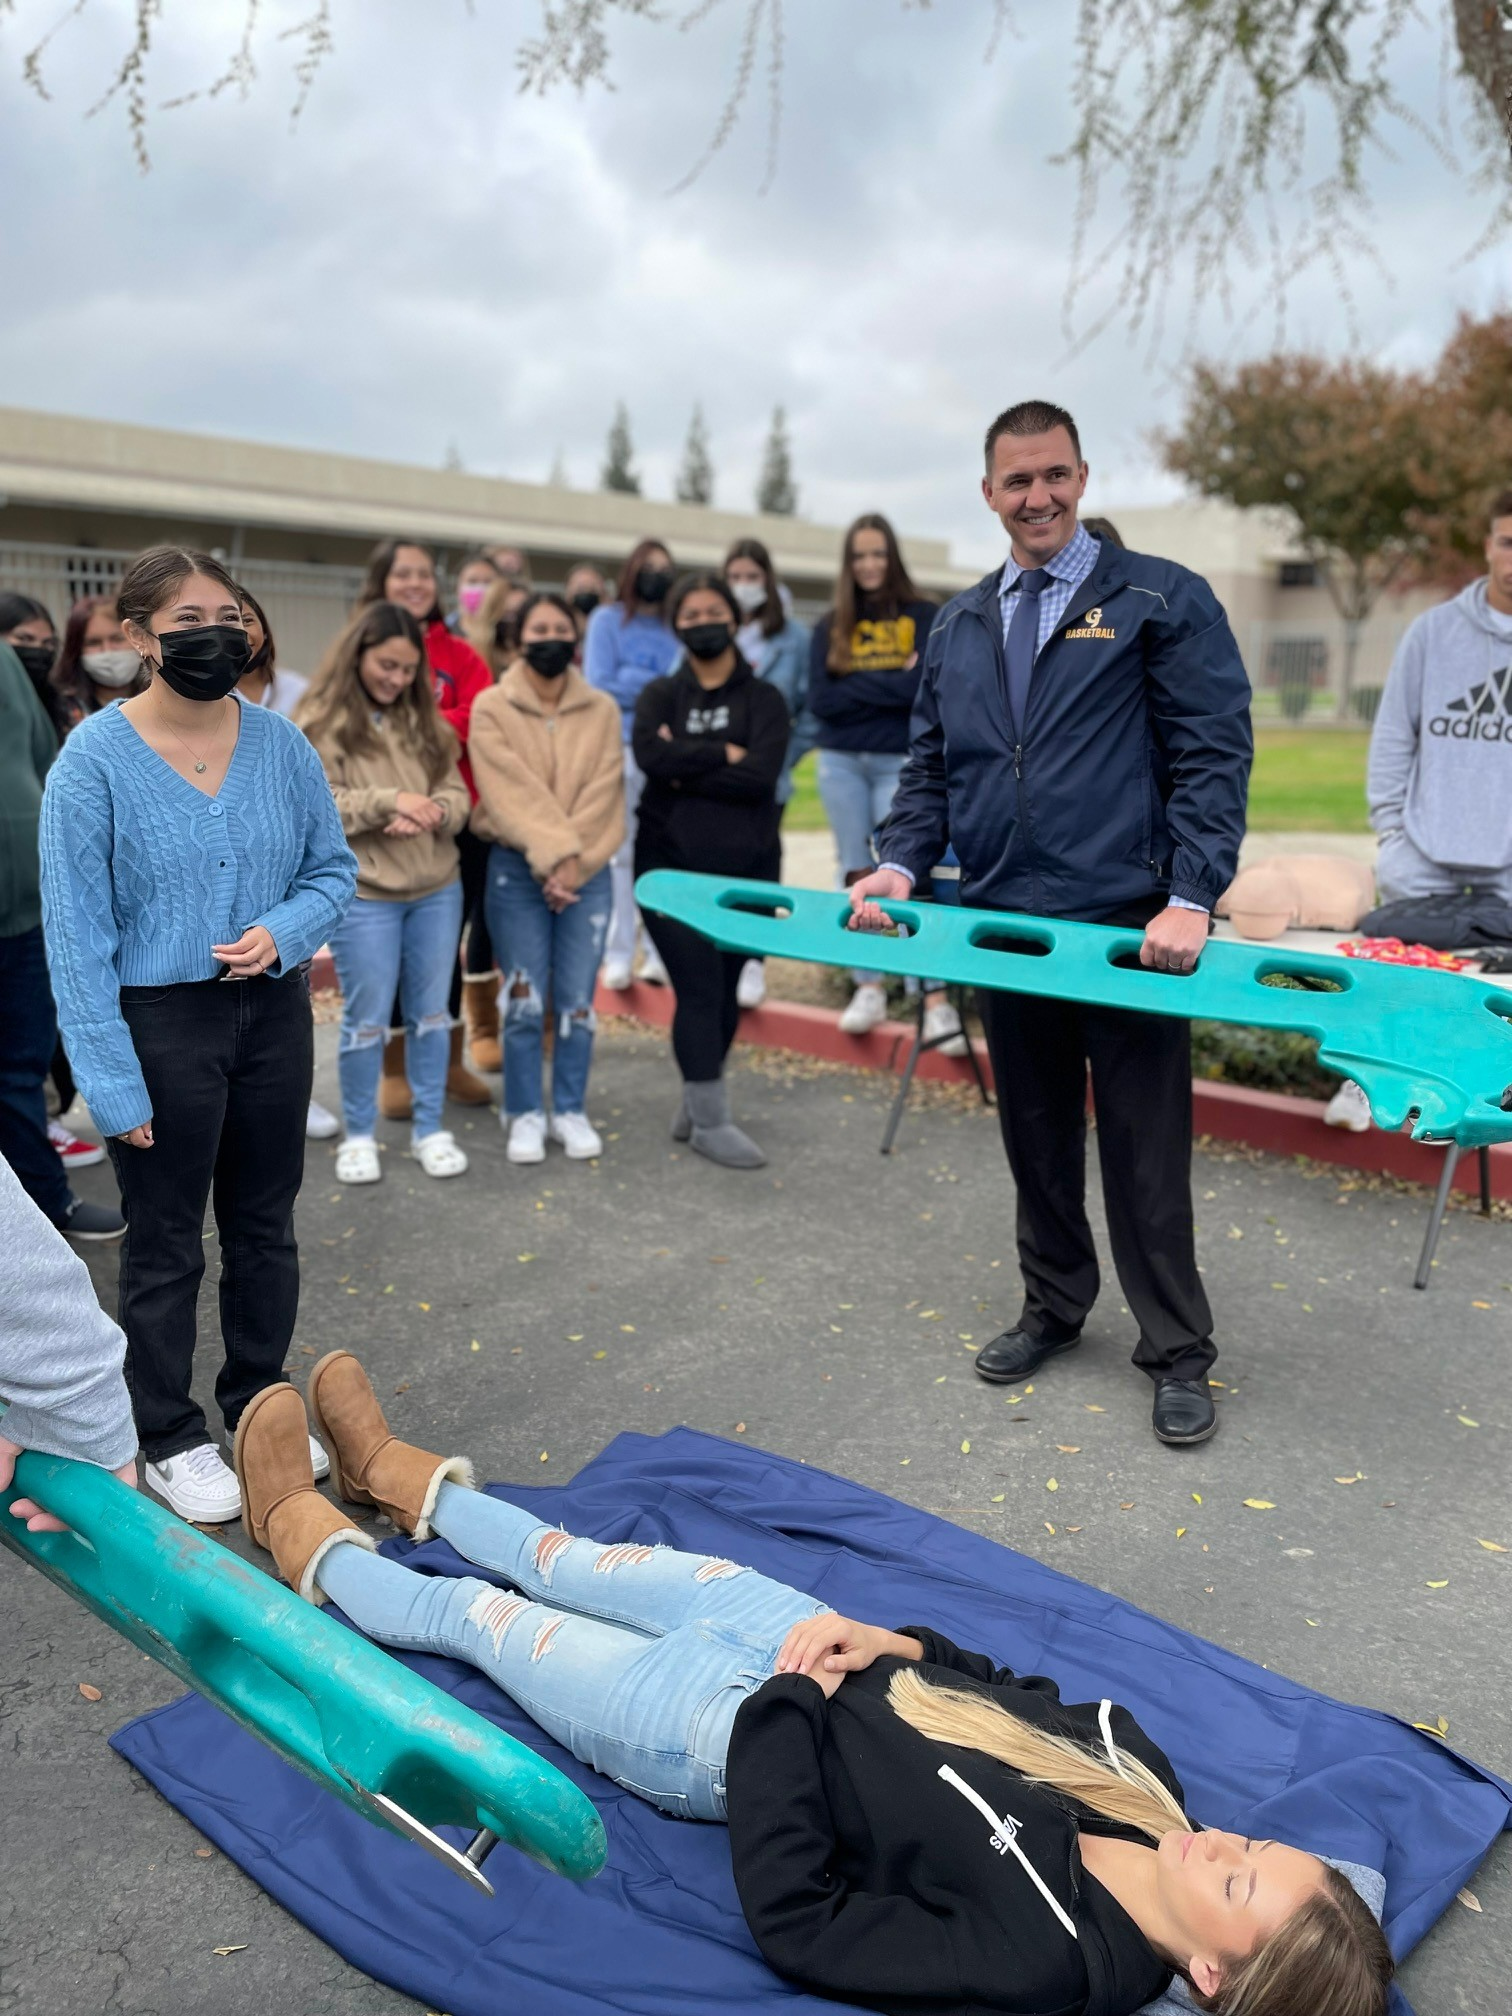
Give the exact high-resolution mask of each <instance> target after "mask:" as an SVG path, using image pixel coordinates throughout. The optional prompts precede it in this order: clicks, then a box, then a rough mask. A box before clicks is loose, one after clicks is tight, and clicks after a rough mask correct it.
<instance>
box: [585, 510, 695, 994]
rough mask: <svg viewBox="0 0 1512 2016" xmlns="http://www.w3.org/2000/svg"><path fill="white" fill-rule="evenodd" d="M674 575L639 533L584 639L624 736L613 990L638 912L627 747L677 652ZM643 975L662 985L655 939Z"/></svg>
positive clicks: (630, 974)
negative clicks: (671, 614) (671, 611)
mask: <svg viewBox="0 0 1512 2016" xmlns="http://www.w3.org/2000/svg"><path fill="white" fill-rule="evenodd" d="M672 581H673V573H672V556H671V554H670V553H669V552H668V551H667V549H666V547H665V546H663V545H662V544H661V543H660V542H659V541H658V540H655V539H643V540H642V541H641V543H640V544H639V546H637V547H636V548H635V550H634V552H633V553H632V554H631V555H630V558H629V559H628V560H627V561H626V562H625V565H624V570H623V572H622V573H621V575H620V578H619V590H618V593H617V594H616V596H615V599H614V601H612V602H606V603H605V604H604V606H603V607H602V608H601V609H597V610H595V611H594V613H593V614H592V615H591V616H590V617H589V619H588V634H587V636H586V637H585V638H584V640H583V672H584V675H585V676H586V678H587V680H588V684H589V685H590V686H597V687H598V688H599V690H600V692H603V693H607V694H608V695H609V697H610V699H611V700H613V701H615V702H616V703H617V704H618V706H619V710H620V720H621V724H622V730H623V735H624V743H625V841H624V845H623V846H622V847H621V848H620V850H619V852H618V853H617V854H616V855H615V857H614V859H613V861H611V862H610V864H609V868H610V873H611V875H612V877H613V881H614V916H613V919H612V920H611V922H610V925H609V942H608V943H607V944H606V945H605V947H604V974H603V978H604V985H605V986H606V987H613V988H614V989H616V990H617V991H618V990H619V989H621V988H625V987H628V986H629V985H630V982H631V980H632V979H633V978H634V977H635V948H636V939H637V936H638V931H639V912H638V911H637V910H636V907H635V870H634V865H633V856H634V849H635V820H636V810H637V807H638V806H639V804H640V796H641V789H642V787H643V785H644V784H645V781H646V780H645V777H644V775H643V773H642V771H641V767H640V765H639V763H637V761H636V760H635V751H634V749H633V748H632V746H631V736H630V731H631V727H632V725H633V723H634V720H635V706H636V702H637V701H638V700H639V699H640V696H641V694H642V692H643V691H644V690H645V688H646V686H647V685H648V684H649V683H650V681H651V680H653V679H656V678H659V677H660V676H661V675H662V674H663V673H666V672H670V671H671V670H672V667H673V666H674V665H675V664H676V663H677V660H678V657H679V655H680V651H679V646H678V642H677V639H676V638H675V637H674V636H673V635H672V632H671V630H670V629H669V628H668V627H667V595H668V591H669V590H670V589H671V586H672ZM641 978H642V979H643V980H650V981H652V982H654V983H656V984H663V983H664V982H665V981H666V978H667V972H666V968H665V967H664V966H663V965H662V962H661V958H660V956H659V954H658V953H657V952H656V950H655V947H654V943H653V945H651V946H648V947H647V949H646V957H645V963H644V964H643V966H642V968H641Z"/></svg>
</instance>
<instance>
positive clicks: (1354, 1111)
mask: <svg viewBox="0 0 1512 2016" xmlns="http://www.w3.org/2000/svg"><path fill="white" fill-rule="evenodd" d="M1323 1125H1324V1126H1325V1127H1347V1128H1348V1129H1349V1131H1350V1133H1351V1134H1368V1133H1369V1132H1370V1101H1369V1100H1368V1099H1367V1098H1366V1097H1365V1094H1364V1092H1363V1090H1362V1089H1361V1088H1360V1087H1359V1086H1358V1085H1356V1083H1355V1081H1354V1080H1353V1078H1346V1079H1345V1080H1344V1083H1343V1084H1342V1085H1341V1086H1340V1087H1339V1089H1338V1091H1337V1092H1335V1094H1334V1095H1333V1097H1332V1099H1330V1100H1329V1102H1328V1106H1327V1109H1326V1110H1325V1112H1324V1115H1323Z"/></svg>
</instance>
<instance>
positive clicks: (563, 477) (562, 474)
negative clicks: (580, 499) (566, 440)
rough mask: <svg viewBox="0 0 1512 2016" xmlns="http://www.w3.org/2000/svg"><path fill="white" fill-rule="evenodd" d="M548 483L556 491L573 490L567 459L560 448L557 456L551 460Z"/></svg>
mask: <svg viewBox="0 0 1512 2016" xmlns="http://www.w3.org/2000/svg"><path fill="white" fill-rule="evenodd" d="M546 481H547V482H548V483H549V484H550V485H551V486H552V488H553V489H555V490H570V489H571V488H572V478H571V476H570V475H569V474H568V473H567V457H566V456H565V455H564V454H563V453H562V451H561V449H560V448H558V450H557V451H556V454H555V455H553V456H552V458H551V472H550V474H549V475H548V476H547V478H546Z"/></svg>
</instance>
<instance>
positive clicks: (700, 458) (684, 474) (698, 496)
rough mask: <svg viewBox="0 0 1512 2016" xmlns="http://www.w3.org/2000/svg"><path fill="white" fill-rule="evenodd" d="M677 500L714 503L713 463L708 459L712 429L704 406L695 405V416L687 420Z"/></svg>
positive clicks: (681, 502)
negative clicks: (686, 433) (706, 417)
mask: <svg viewBox="0 0 1512 2016" xmlns="http://www.w3.org/2000/svg"><path fill="white" fill-rule="evenodd" d="M677 501H678V503H679V504H712V503H713V502H714V464H713V463H712V462H711V461H710V459H709V430H708V428H707V426H706V425H705V424H704V416H703V408H702V406H695V407H694V408H693V418H692V419H691V420H690V421H689V422H688V439H687V443H686V445H685V447H684V448H683V459H682V467H681V469H679V470H678V472H677Z"/></svg>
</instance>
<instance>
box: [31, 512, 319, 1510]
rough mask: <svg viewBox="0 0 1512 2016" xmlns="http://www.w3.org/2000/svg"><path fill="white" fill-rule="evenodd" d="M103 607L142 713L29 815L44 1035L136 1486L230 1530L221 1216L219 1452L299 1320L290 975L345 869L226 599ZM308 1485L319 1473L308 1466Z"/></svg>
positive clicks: (300, 1122)
mask: <svg viewBox="0 0 1512 2016" xmlns="http://www.w3.org/2000/svg"><path fill="white" fill-rule="evenodd" d="M119 608H120V613H121V617H122V620H123V622H124V624H125V629H126V634H127V637H128V638H129V640H130V642H131V644H132V646H133V648H134V649H135V650H137V651H138V652H139V653H140V654H141V657H142V660H143V663H144V666H145V667H146V668H147V669H148V670H149V671H150V672H151V674H152V681H151V684H150V686H149V687H148V689H147V691H146V692H144V693H141V694H139V695H137V696H136V697H135V698H133V699H131V700H128V701H126V702H124V703H122V704H120V705H118V706H112V707H107V708H105V709H103V710H102V711H101V712H100V713H98V714H96V715H94V716H93V717H92V718H91V719H90V720H88V721H86V722H84V723H83V724H82V725H81V726H80V727H79V728H78V729H76V730H75V732H74V734H73V735H72V736H70V738H69V740H68V742H67V744H66V745H65V747H64V750H63V752H62V754H61V755H60V756H59V758H58V761H57V762H56V763H55V764H54V765H53V767H52V770H51V772H50V773H49V776H48V782H47V789H46V792H45V794H44V797H43V802H42V827H41V853H42V902H43V922H44V928H45V933H46V939H47V956H48V964H49V967H50V970H51V974H52V985H53V993H54V995H55V996H56V998H57V1003H58V1020H59V1023H60V1025H61V1027H62V1030H63V1032H64V1036H65V1040H66V1042H67V1044H68V1050H69V1055H70V1057H71V1058H72V1060H73V1064H74V1071H75V1075H76V1077H77V1078H78V1081H79V1087H80V1090H81V1091H82V1092H83V1094H84V1097H85V1098H86V1100H87V1101H88V1103H89V1107H90V1111H91V1113H92V1114H93V1116H94V1119H95V1122H96V1124H97V1125H98V1127H99V1129H100V1131H101V1133H102V1134H103V1135H105V1136H106V1137H107V1139H108V1143H109V1148H110V1155H111V1160H112V1162H113V1163H114V1164H115V1170H116V1175H117V1177H118V1179H119V1181H120V1185H121V1194H122V1198H123V1201H124V1206H125V1211H126V1221H127V1225H126V1243H125V1245H124V1247H123V1248H122V1254H121V1290H120V1292H121V1326H122V1328H123V1329H124V1330H125V1332H126V1351H127V1355H126V1368H127V1379H128V1382H129V1384H130V1386H131V1391H132V1400H133V1404H134V1407H135V1410H136V1421H137V1432H138V1434H139V1435H140V1437H141V1445H142V1453H143V1455H144V1456H145V1458H146V1463H147V1483H148V1484H149V1486H150V1487H151V1488H152V1489H154V1490H155V1491H157V1492H158V1494H159V1495H160V1496H161V1497H163V1498H164V1499H165V1500H166V1501H167V1503H168V1504H169V1505H170V1506H172V1508H173V1510H174V1511H176V1512H179V1513H181V1514H182V1515H183V1516H184V1517H186V1518H191V1519H197V1520H206V1521H212V1522H213V1521H225V1520H229V1519H234V1518H235V1517H236V1515H237V1513H238V1511H239V1510H240V1496H239V1493H238V1491H237V1488H236V1479H235V1477H234V1476H233V1475H232V1473H231V1472H230V1470H229V1469H228V1468H227V1466H226V1465H225V1463H224V1462H223V1460H222V1458H221V1455H220V1452H219V1451H218V1450H217V1449H216V1448H215V1447H214V1445H213V1443H212V1441H211V1438H210V1433H209V1430H208V1428H207V1427H206V1423H205V1416H204V1414H203V1412H202V1411H201V1409H200V1407H199V1405H198V1403H197V1402H196V1401H194V1400H193V1399H192V1398H191V1397H190V1391H189V1384H190V1376H191V1372H192V1369H193V1359H194V1345H195V1330H196V1321H195V1311H196V1303H197V1299H198V1293H199V1286H200V1281H201V1278H202V1277H203V1275H204V1271H205V1254H204V1238H203V1227H204V1218H205V1207H206V1204H207V1203H209V1202H211V1201H212V1199H213V1203H214V1210H215V1224H216V1231H217V1233H218V1235H219V1239H220V1248H221V1277H220V1316H221V1334H222V1337H223V1339H224V1342H225V1352H226V1357H225V1364H224V1366H223V1367H222V1369H221V1372H220V1376H219V1378H218V1379H217V1381H216V1388H215V1397H216V1400H217V1402H218V1404H219V1406H220V1410H221V1413H222V1415H223V1417H224V1420H225V1426H226V1429H227V1432H228V1433H232V1432H234V1431H235V1428H236V1423H237V1421H238V1419H239V1418H240V1415H241V1411H242V1409H243V1408H244V1407H245V1406H246V1404H247V1402H248V1401H249V1400H250V1399H251V1397H252V1395H253V1394H254V1393H257V1392H259V1391H261V1389H262V1388H263V1387H264V1386H268V1385H271V1384H273V1383H274V1382H275V1381H277V1380H280V1379H282V1377H283V1376H284V1373H283V1368H284V1359H285V1357H286V1355H287V1352H288V1349H289V1343H290V1339H291V1337H292V1335H293V1330H294V1319H295V1315H296V1312H297V1310H298V1306H299V1258H298V1250H297V1248H296V1246H295V1242H294V1199H295V1196H296V1194H297V1192H298V1190H299V1185H300V1180H301V1178H302V1176H303V1173H304V1127H305V1116H306V1112H307V1108H308V1104H309V1097H310V1073H311V1063H312V1056H313V1031H312V1027H311V1016H310V999H309V988H308V984H307V981H306V978H305V974H304V971H303V965H304V963H305V962H308V960H309V958H310V957H311V955H312V954H313V953H314V952H315V951H316V950H317V949H318V948H319V946H320V945H321V944H322V943H323V942H324V940H325V939H326V938H327V937H328V936H329V935H330V933H331V931H332V930H333V929H334V927H335V926H336V925H337V924H338V923H339V922H340V920H341V918H342V916H343V915H344V914H345V911H346V908H347V905H348V903H350V901H351V899H352V894H353V890H354V888H355V886H356V872H357V871H356V862H355V860H354V859H353V856H352V853H351V850H350V849H349V848H348V846H347V844H346V841H345V839H344V837H343V835H342V831H341V821H340V818H339V817H338V815H337V812H336V807H335V804H334V803H333V801H332V798H331V790H330V786H329V784H328V783H327V782H326V778H325V773H324V771H323V770H322V768H321V765H320V760H319V758H318V757H317V756H316V754H315V752H314V750H313V749H312V748H311V747H310V746H309V744H308V743H307V742H306V741H305V739H304V737H303V736H302V735H301V734H300V732H299V730H298V729H297V728H295V727H294V726H293V724H292V723H291V722H289V721H286V720H284V719H283V718H282V717H281V716H280V715H277V714H274V713H272V712H271V711H270V710H268V709H266V708H262V707H252V706H245V707H244V706H243V705H242V704H241V702H240V701H239V700H238V699H237V697H236V695H235V693H234V690H233V689H234V688H235V685H236V682H237V679H238V678H239V677H240V675H241V673H242V672H243V671H244V670H245V668H246V662H247V658H248V644H247V636H246V631H245V629H244V627H243V623H242V612H241V601H240V595H239V592H238V590H237V587H236V584H235V583H234V582H233V581H232V579H231V577H230V576H229V575H228V574H227V573H226V571H225V569H224V568H223V567H222V566H221V565H220V564H219V563H218V562H217V561H215V560H213V559H211V558H209V557H208V556H207V555H205V554H202V553H191V552H183V551H180V550H179V549H177V548H174V547H162V546H160V547H154V548H152V549H151V550H150V551H148V552H146V553H144V554H142V555H141V556H140V557H139V558H138V559H137V560H136V561H135V562H134V563H133V565H132V566H131V568H130V569H129V570H128V572H127V574H126V577H125V579H124V580H123V581H122V583H121V590H120V598H119ZM321 1460H322V1462H323V1461H324V1459H323V1458H322V1459H321Z"/></svg>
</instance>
